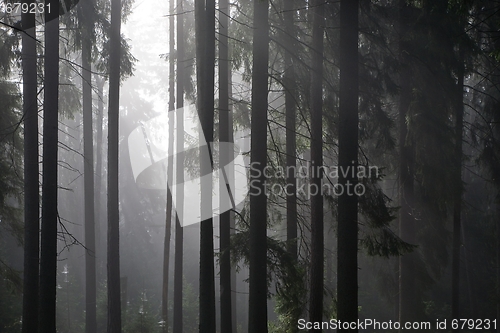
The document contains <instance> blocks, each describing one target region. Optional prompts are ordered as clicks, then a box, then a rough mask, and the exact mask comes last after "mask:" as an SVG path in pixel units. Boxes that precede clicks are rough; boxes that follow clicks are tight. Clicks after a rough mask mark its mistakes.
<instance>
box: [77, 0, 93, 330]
mask: <svg viewBox="0 0 500 333" xmlns="http://www.w3.org/2000/svg"><path fill="white" fill-rule="evenodd" d="M93 6H94V4H93V1H89V2H88V3H87V2H84V3H82V4H81V6H80V7H79V19H80V25H81V29H82V81H83V82H82V86H83V89H82V90H83V157H84V165H83V174H84V206H85V213H84V215H85V247H86V251H85V332H86V333H93V332H96V330H97V319H96V251H95V250H96V249H95V220H94V151H93V149H94V142H93V135H94V134H93V130H92V75H91V64H90V62H91V56H92V54H91V47H92V45H91V41H92V40H93V36H92V35H93V31H92V30H93V26H92V19H93V14H94V13H93V10H94V8H93Z"/></svg>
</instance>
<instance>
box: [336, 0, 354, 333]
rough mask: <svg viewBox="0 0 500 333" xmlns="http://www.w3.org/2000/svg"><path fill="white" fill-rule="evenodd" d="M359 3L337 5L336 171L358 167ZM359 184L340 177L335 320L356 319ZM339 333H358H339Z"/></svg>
mask: <svg viewBox="0 0 500 333" xmlns="http://www.w3.org/2000/svg"><path fill="white" fill-rule="evenodd" d="M358 7H359V4H358V1H357V0H341V1H340V45H339V49H340V96H339V99H340V101H339V103H340V104H339V169H340V170H343V171H344V172H345V171H346V170H349V171H351V168H354V170H357V167H358V89H359V87H358ZM357 183H358V179H357V177H356V172H347V175H346V176H344V174H342V173H341V176H340V177H339V184H340V185H341V186H343V188H344V192H343V194H342V195H340V196H339V200H338V249H337V256H338V260H337V269H338V272H337V318H338V320H340V321H342V322H353V321H356V320H357V318H358V257H357V255H358V197H357V196H356V195H355V194H353V193H351V195H349V193H348V192H347V188H348V186H352V187H351V188H354V186H355V185H356V184H357ZM338 331H339V332H346V331H349V332H357V331H358V330H357V329H356V330H344V329H339V330H338Z"/></svg>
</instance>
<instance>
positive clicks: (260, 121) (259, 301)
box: [248, 0, 269, 333]
mask: <svg viewBox="0 0 500 333" xmlns="http://www.w3.org/2000/svg"><path fill="white" fill-rule="evenodd" d="M268 7H269V1H268V0H264V1H254V19H253V46H252V54H253V60H252V69H253V73H252V103H251V104H252V105H251V107H252V115H251V116H252V118H251V119H252V122H251V136H252V140H251V156H250V162H251V165H252V168H251V170H250V182H251V183H253V186H251V189H250V241H249V242H250V244H249V247H250V249H249V251H250V258H249V259H250V260H249V261H250V262H249V269H250V277H249V289H250V290H249V314H248V316H249V319H248V333H267V197H266V194H265V191H264V190H265V182H266V179H265V176H264V172H263V171H264V170H265V167H266V165H267V101H268V61H269V21H268V17H269V9H268Z"/></svg>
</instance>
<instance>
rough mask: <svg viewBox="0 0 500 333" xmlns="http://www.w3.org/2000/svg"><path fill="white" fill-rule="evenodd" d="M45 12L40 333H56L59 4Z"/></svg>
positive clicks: (52, 3) (53, 3) (52, 0)
mask: <svg viewBox="0 0 500 333" xmlns="http://www.w3.org/2000/svg"><path fill="white" fill-rule="evenodd" d="M46 4H50V6H51V10H50V11H45V32H44V35H45V59H44V78H45V88H44V95H43V114H44V116H43V176H42V233H41V249H40V312H39V315H40V316H39V320H40V327H39V330H40V331H39V332H40V333H55V332H56V285H57V221H58V216H57V145H58V113H59V106H58V102H59V16H58V14H59V10H58V8H59V1H58V0H49V1H48V2H46Z"/></svg>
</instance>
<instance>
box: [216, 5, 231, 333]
mask: <svg viewBox="0 0 500 333" xmlns="http://www.w3.org/2000/svg"><path fill="white" fill-rule="evenodd" d="M219 25H220V28H219V142H221V143H226V142H230V141H231V135H230V132H231V131H232V124H231V123H230V115H229V113H230V109H229V76H230V75H231V73H230V70H229V48H228V47H229V45H228V42H229V38H228V35H229V1H228V0H220V1H219ZM227 148H228V146H227V145H220V146H219V150H220V163H219V168H220V170H224V169H223V168H224V167H225V166H226V165H228V164H229V163H230V161H231V160H232V158H231V155H232V154H233V150H229V149H227ZM230 176H232V175H226V177H224V178H226V179H219V193H221V194H222V193H223V191H227V186H228V185H229V184H226V181H229V182H231V180H229V179H228V177H230ZM230 195H231V193H230ZM220 198H221V200H223V196H222V195H221V196H220ZM224 204H225V203H223V202H221V204H220V207H221V208H222V207H223V206H224ZM219 229H220V240H219V242H220V259H219V263H220V274H219V275H220V320H221V324H220V325H221V326H220V331H221V333H232V331H233V323H232V322H233V320H232V316H233V314H232V301H231V298H232V295H231V294H232V293H231V257H230V238H231V212H230V211H226V212H223V213H222V214H220V221H219Z"/></svg>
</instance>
